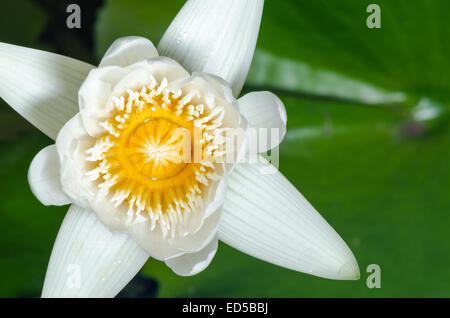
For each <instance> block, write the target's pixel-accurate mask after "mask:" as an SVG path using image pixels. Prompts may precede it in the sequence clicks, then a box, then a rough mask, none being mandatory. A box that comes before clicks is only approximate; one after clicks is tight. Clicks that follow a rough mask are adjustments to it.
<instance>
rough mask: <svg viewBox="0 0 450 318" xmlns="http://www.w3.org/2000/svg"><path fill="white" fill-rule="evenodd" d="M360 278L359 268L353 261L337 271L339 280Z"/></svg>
mask: <svg viewBox="0 0 450 318" xmlns="http://www.w3.org/2000/svg"><path fill="white" fill-rule="evenodd" d="M360 277H361V274H360V272H359V266H358V263H357V262H356V260H355V259H353V260H352V261H349V262H346V263H345V264H344V265H342V266H341V268H340V269H339V278H340V279H342V280H359V279H360Z"/></svg>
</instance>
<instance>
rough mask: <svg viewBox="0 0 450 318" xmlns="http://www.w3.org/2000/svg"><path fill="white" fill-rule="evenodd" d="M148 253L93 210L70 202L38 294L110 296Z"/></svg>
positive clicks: (127, 279)
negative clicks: (42, 285)
mask: <svg viewBox="0 0 450 318" xmlns="http://www.w3.org/2000/svg"><path fill="white" fill-rule="evenodd" d="M148 257H149V255H148V254H147V253H146V252H145V251H144V250H143V249H141V248H140V247H139V246H138V245H137V244H136V243H135V242H134V240H132V239H131V238H130V237H129V236H128V235H127V234H123V233H113V232H111V231H109V230H108V229H107V228H106V227H105V226H104V225H103V224H102V223H101V222H100V221H99V220H98V218H97V216H96V215H95V213H93V212H92V211H89V210H85V209H82V208H79V207H77V206H75V205H72V206H71V207H70V209H69V211H68V212H67V215H66V217H65V219H64V222H63V224H62V225H61V228H60V230H59V233H58V237H57V238H56V242H55V245H54V246H53V251H52V255H51V257H50V262H49V265H48V268H47V274H46V276H45V282H44V289H43V291H42V297H114V296H115V295H116V294H117V293H118V292H119V291H120V290H121V289H122V288H123V287H125V285H126V284H127V283H128V282H129V281H130V280H131V279H132V278H133V276H134V275H136V273H137V272H138V271H139V270H140V268H141V267H142V266H143V265H144V264H145V262H146V261H147V259H148Z"/></svg>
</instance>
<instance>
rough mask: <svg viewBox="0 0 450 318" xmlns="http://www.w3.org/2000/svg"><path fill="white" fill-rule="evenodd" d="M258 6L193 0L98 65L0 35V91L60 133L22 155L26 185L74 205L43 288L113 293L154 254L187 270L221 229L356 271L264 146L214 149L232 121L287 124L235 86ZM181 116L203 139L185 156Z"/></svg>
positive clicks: (269, 253) (251, 43)
mask: <svg viewBox="0 0 450 318" xmlns="http://www.w3.org/2000/svg"><path fill="white" fill-rule="evenodd" d="M262 8H263V0H219V1H201V0H189V1H187V3H186V4H185V6H184V7H183V9H182V10H181V11H180V12H179V14H178V15H177V17H176V18H175V20H174V21H173V22H172V24H171V25H170V27H169V29H168V30H167V31H166V33H165V35H164V37H163V38H162V40H161V42H160V44H159V46H158V50H156V48H155V47H154V46H153V44H152V43H151V42H150V41H149V40H147V39H145V38H141V37H126V38H121V39H118V40H116V41H115V42H114V43H113V44H112V45H111V47H110V48H109V49H108V51H107V52H106V54H105V56H104V57H103V59H102V61H101V62H100V65H99V66H98V68H95V67H94V66H91V65H88V64H86V63H83V62H80V61H77V60H74V59H71V58H68V57H64V56H60V55H56V54H52V53H47V52H43V51H38V50H33V49H28V48H23V47H18V46H14V45H9V44H4V43H2V44H0V66H1V68H0V83H1V86H0V95H1V97H2V98H3V99H4V100H5V101H6V102H8V103H9V104H10V105H11V106H12V107H13V108H14V109H15V110H16V111H17V112H19V113H20V114H21V115H22V116H24V117H25V118H26V119H27V120H29V121H30V122H31V123H32V124H34V125H35V126H36V127H37V128H39V129H40V130H41V131H42V132H44V133H45V134H47V135H48V136H49V137H51V138H53V139H55V138H56V144H54V145H51V146H48V147H46V148H44V149H43V150H42V151H40V152H39V153H38V154H37V155H36V157H35V158H34V160H33V161H32V163H31V166H30V169H29V182H30V186H31V189H32V191H33V193H34V194H35V195H36V197H37V198H38V199H39V200H40V201H41V202H42V203H43V204H46V205H65V204H69V203H71V204H72V205H71V207H70V208H69V211H68V213H67V215H66V217H65V219H64V222H63V224H62V226H61V228H60V231H59V233H58V237H57V239H56V242H55V245H54V247H53V251H52V255H51V258H50V262H49V266H48V269H47V274H46V278H45V283H44V288H43V292H42V296H43V297H113V296H115V295H116V294H117V293H118V292H119V291H120V290H121V289H122V288H123V287H124V286H125V285H126V284H127V283H128V282H129V281H130V280H131V279H132V278H133V276H134V275H135V274H136V273H137V272H138V271H139V269H140V268H141V267H142V266H143V265H144V263H145V262H146V261H147V260H148V258H149V257H153V258H156V259H159V260H163V261H165V263H166V264H167V265H168V266H169V267H171V268H172V269H173V271H174V272H175V273H177V274H179V275H194V274H196V273H198V272H200V271H201V270H203V269H204V268H206V267H207V266H208V264H209V263H210V262H211V260H212V258H213V257H214V254H215V252H216V249H217V241H218V239H220V240H222V241H224V242H225V243H227V244H229V245H231V246H233V247H235V248H237V249H239V250H241V251H243V252H246V253H248V254H250V255H252V256H255V257H258V258H260V259H263V260H266V261H268V262H271V263H274V264H277V265H280V266H284V267H287V268H290V269H293V270H297V271H301V272H306V273H309V274H312V275H316V276H320V277H325V278H331V279H358V278H359V269H358V265H357V263H356V260H355V258H354V256H353V254H352V252H351V251H350V249H349V248H348V247H347V245H346V244H345V243H344V241H343V240H342V239H341V238H340V237H339V235H338V234H337V233H336V232H335V231H334V230H333V229H332V228H331V227H330V226H329V225H328V223H326V221H325V220H324V219H323V218H322V217H321V216H320V215H319V214H318V213H317V212H316V210H315V209H314V208H313V207H312V206H311V205H310V204H309V203H308V202H307V201H306V199H305V198H304V197H303V196H302V195H301V194H300V193H299V192H298V191H297V190H296V189H295V188H294V186H292V185H291V183H289V181H287V180H286V178H284V177H283V176H282V175H281V174H280V173H279V172H276V173H273V174H261V173H260V169H261V167H264V166H266V165H267V163H266V162H264V161H263V160H262V159H261V158H260V160H259V161H258V162H257V163H237V164H236V161H237V160H238V159H239V158H241V157H242V153H243V152H245V151H246V150H247V149H246V145H247V144H245V143H243V144H242V145H240V147H238V148H237V149H236V150H235V151H234V153H233V155H232V158H233V163H232V164H228V163H222V162H223V161H221V160H218V158H220V157H221V156H224V155H225V154H227V149H228V148H226V147H225V145H226V144H227V142H228V140H227V138H225V137H226V136H225V135H224V132H225V131H226V130H227V129H238V128H242V129H243V130H245V129H246V128H247V127H259V128H261V127H267V128H278V129H279V130H280V131H281V134H280V138H279V140H277V141H276V142H275V143H274V142H273V141H272V144H271V146H276V145H277V144H278V143H279V142H281V139H282V137H283V136H284V132H285V130H286V113H285V109H284V106H283V104H282V102H281V101H280V100H279V99H278V98H277V97H276V96H275V95H273V94H272V93H269V92H254V93H249V94H247V95H245V96H243V97H241V98H239V99H237V100H236V98H235V96H238V95H239V92H240V91H241V88H242V86H243V83H244V81H245V77H246V75H247V72H248V69H249V66H250V62H251V59H252V56H253V52H254V48H255V44H256V39H257V34H258V31H259V23H260V19H261V15H262ZM224 12H226V14H224ZM158 53H159V54H158ZM179 63H180V64H179ZM189 72H192V73H189ZM77 96H78V101H77ZM180 128H181V129H182V131H188V132H189V133H190V134H188V136H189V138H187V143H188V145H189V146H190V147H194V148H195V147H197V146H199V145H201V146H202V147H203V148H202V149H203V151H202V152H201V153H202V156H201V160H198V161H195V160H193V161H189V160H188V161H184V160H182V159H183V158H184V159H186V158H185V157H184V156H185V155H186V152H185V151H182V150H184V149H185V148H184V146H185V145H186V139H185V138H184V135H183V134H174V132H177V131H179V129H180ZM195 131H199V132H200V135H199V138H198V139H195V138H191V136H192V133H193V134H195ZM263 150H267V149H263ZM187 153H188V159H192V158H191V155H192V152H187ZM74 266H75V267H74ZM74 268H75V269H77V270H78V272H77V273H76V274H77V275H78V276H77V277H76V278H77V279H78V280H79V281H78V283H76V282H75V283H74V281H73V278H74V277H73V275H74V272H73V269H74Z"/></svg>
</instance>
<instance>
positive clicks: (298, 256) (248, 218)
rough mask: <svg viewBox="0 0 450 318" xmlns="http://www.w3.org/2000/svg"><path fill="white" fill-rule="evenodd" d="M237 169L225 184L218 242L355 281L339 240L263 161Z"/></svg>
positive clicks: (310, 271) (276, 261)
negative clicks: (265, 168)
mask: <svg viewBox="0 0 450 318" xmlns="http://www.w3.org/2000/svg"><path fill="white" fill-rule="evenodd" d="M260 160H261V162H260V163H257V164H256V163H253V164H238V165H236V168H235V169H234V171H233V173H231V175H230V176H229V179H228V185H229V186H228V191H227V196H226V199H225V204H224V211H223V214H222V219H221V221H220V224H219V239H221V240H222V241H224V242H225V243H227V244H229V245H231V246H233V247H235V248H237V249H238V250H241V251H243V252H244V253H247V254H249V255H252V256H254V257H257V258H260V259H262V260H265V261H267V262H270V263H274V264H276V265H279V266H283V267H287V268H289V269H293V270H297V271H301V272H305V273H308V274H311V275H315V276H320V277H325V278H331V279H359V269H358V264H357V263H356V260H355V258H354V256H353V254H352V252H351V251H350V249H349V248H348V247H347V245H346V244H345V242H344V241H343V240H342V239H341V237H340V236H339V235H338V234H337V233H336V232H335V231H334V230H333V229H332V228H331V226H330V225H329V224H328V223H327V222H326V221H325V220H324V219H323V218H322V216H320V214H319V213H317V211H316V210H315V209H314V208H313V207H312V206H311V205H310V204H309V203H308V201H306V199H305V198H304V197H303V196H302V195H301V194H300V193H299V192H298V191H297V189H296V188H295V187H294V186H293V185H292V184H291V183H290V182H289V181H288V180H287V179H286V178H285V177H284V176H283V175H282V174H280V173H279V172H277V173H274V174H261V169H264V166H265V165H267V162H266V161H265V160H264V159H263V158H262V157H260Z"/></svg>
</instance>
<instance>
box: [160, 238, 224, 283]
mask: <svg viewBox="0 0 450 318" xmlns="http://www.w3.org/2000/svg"><path fill="white" fill-rule="evenodd" d="M217 245H218V240H217V236H216V237H214V238H213V239H212V240H211V242H210V243H209V244H208V245H206V246H205V247H204V248H203V249H202V250H200V251H198V252H196V253H186V254H183V255H180V256H178V257H174V258H171V259H168V260H166V265H167V266H169V267H170V268H171V269H172V270H173V271H174V272H175V273H176V274H178V275H181V276H192V275H195V274H198V273H200V272H201V271H202V270H204V269H205V268H206V267H208V265H209V264H210V263H211V261H212V259H213V258H214V255H216V251H217Z"/></svg>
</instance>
